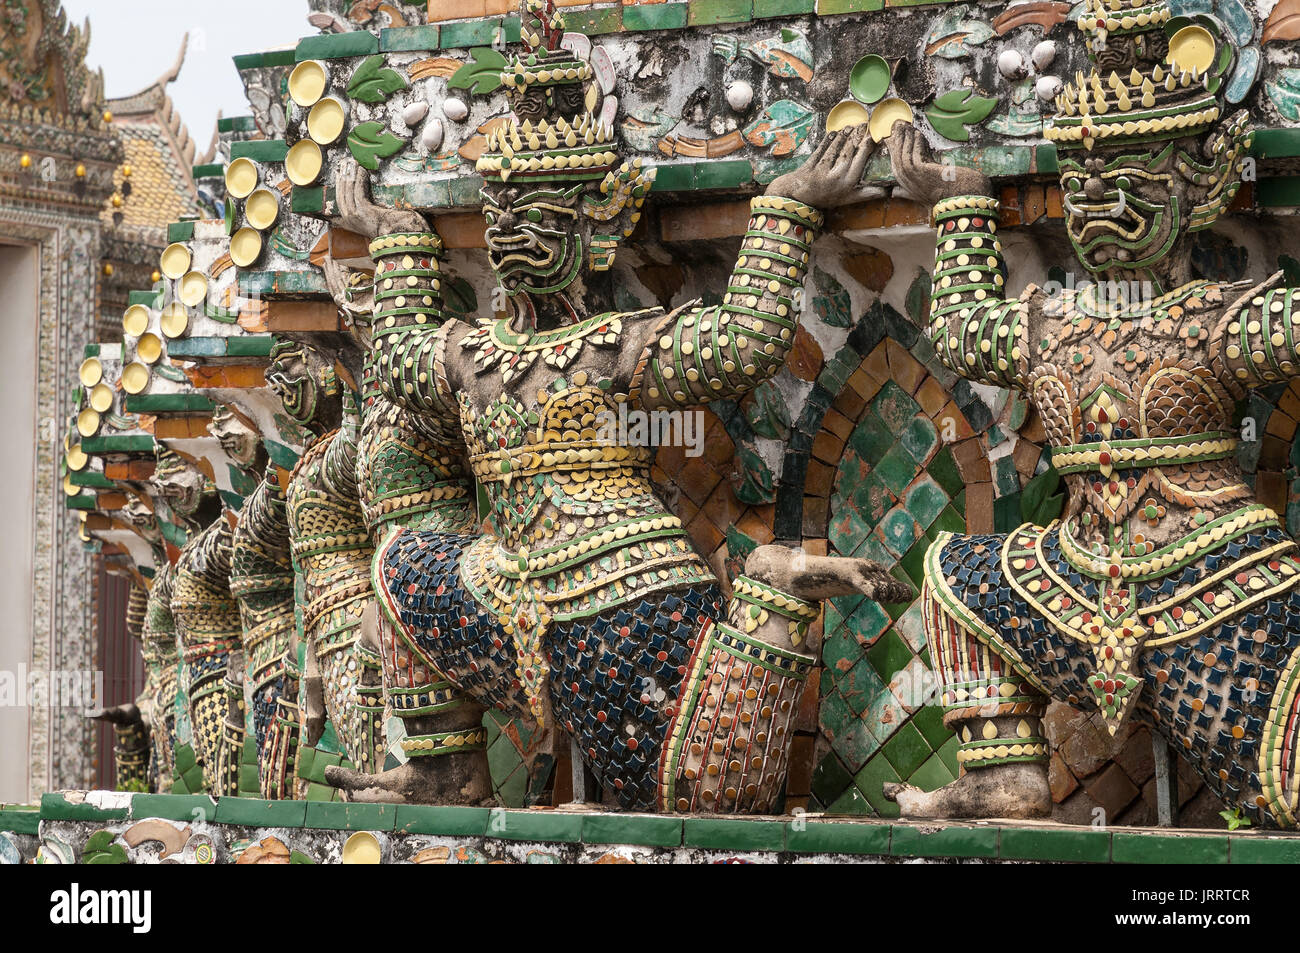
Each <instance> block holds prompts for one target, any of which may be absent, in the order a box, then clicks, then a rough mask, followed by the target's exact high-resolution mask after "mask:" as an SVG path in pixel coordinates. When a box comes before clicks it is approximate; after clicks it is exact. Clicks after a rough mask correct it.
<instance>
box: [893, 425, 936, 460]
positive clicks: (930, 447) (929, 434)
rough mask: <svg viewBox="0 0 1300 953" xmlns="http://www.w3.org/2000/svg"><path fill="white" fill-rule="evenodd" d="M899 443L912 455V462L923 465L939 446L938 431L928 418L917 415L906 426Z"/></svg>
mask: <svg viewBox="0 0 1300 953" xmlns="http://www.w3.org/2000/svg"><path fill="white" fill-rule="evenodd" d="M899 441H900V442H901V443H902V444H903V449H905V450H906V451H907V452H908V453H910V454H911V455H912V459H913V460H915V461H916V462H917V463H925V461H926V460H928V459H929V458H930V454H931V453H933V452H934V450H935V448H937V447H938V446H939V431H937V430H936V429H935V427H934V424H932V423H931V422H930V418H929V417H926V416H925V415H924V414H918V415H917V416H915V417H913V418H912V422H911V423H910V424H908V425H907V428H906V429H905V430H904V431H903V433H902V435H901V436H900V437H899Z"/></svg>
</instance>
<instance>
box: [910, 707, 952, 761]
mask: <svg viewBox="0 0 1300 953" xmlns="http://www.w3.org/2000/svg"><path fill="white" fill-rule="evenodd" d="M912 724H913V725H915V726H916V730H917V731H919V732H921V737H923V738H924V739H925V742H926V744H928V745H929V746H930V748H931V750H934V751H938V750H939V748H941V747H943V746H944V745H945V744H947V743H948V739H950V738H953V737H955V736H954V735H953V733H952V732H951V731H949V730H948V729H947V728H945V727H944V726H943V709H942V708H940V707H939V706H938V705H926V706H925V707H924V708H920V709H918V710H917V712H916V714H915V715H913V716H912Z"/></svg>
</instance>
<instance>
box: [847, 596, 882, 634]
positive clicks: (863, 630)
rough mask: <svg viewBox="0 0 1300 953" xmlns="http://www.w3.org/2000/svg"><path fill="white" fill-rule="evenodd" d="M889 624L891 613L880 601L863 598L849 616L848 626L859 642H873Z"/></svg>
mask: <svg viewBox="0 0 1300 953" xmlns="http://www.w3.org/2000/svg"><path fill="white" fill-rule="evenodd" d="M888 625H889V613H887V612H886V611H885V610H884V609H882V608H881V607H880V603H878V602H871V601H869V600H867V599H863V600H862V601H861V602H860V603H858V607H857V608H856V609H854V610H853V615H851V616H849V619H848V622H847V623H846V626H847V628H848V630H849V632H850V633H851V634H852V635H853V636H854V637H855V638H857V640H858V641H859V642H864V643H865V642H872V641H874V640H875V639H876V637H877V636H879V635H880V633H881V632H883V631H885V629H886V627H888Z"/></svg>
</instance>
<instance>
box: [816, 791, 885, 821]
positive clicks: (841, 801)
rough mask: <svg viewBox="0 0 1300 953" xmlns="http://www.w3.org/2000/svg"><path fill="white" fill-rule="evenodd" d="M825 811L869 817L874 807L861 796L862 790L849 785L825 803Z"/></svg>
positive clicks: (873, 812)
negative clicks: (832, 799)
mask: <svg viewBox="0 0 1300 953" xmlns="http://www.w3.org/2000/svg"><path fill="white" fill-rule="evenodd" d="M826 813H827V814H831V815H836V814H839V815H849V816H860V817H870V816H871V815H873V814H875V813H876V811H875V808H873V807H872V806H871V802H870V801H868V800H867V799H866V798H865V797H863V796H862V792H861V791H859V790H858V789H857V788H856V787H852V786H850V787H849V789H848V790H847V791H845V792H844V793H843V794H841V795H840V796H839V797H838V798H836V799H835V800H834V801H833V802H832V803H831V804H829V805H827V807H826Z"/></svg>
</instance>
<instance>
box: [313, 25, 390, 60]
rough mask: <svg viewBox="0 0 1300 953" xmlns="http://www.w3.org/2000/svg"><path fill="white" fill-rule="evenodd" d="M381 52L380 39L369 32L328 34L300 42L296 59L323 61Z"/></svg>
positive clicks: (356, 31)
mask: <svg viewBox="0 0 1300 953" xmlns="http://www.w3.org/2000/svg"><path fill="white" fill-rule="evenodd" d="M378 52H379V37H377V36H375V35H374V34H373V33H370V32H369V31H367V30H353V31H351V32H349V33H326V34H324V35H322V36H308V37H304V38H303V39H301V40H299V41H298V47H297V49H295V50H294V57H295V58H296V59H298V60H299V61H302V60H323V59H330V58H331V57H335V56H366V55H368V54H370V53H378Z"/></svg>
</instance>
